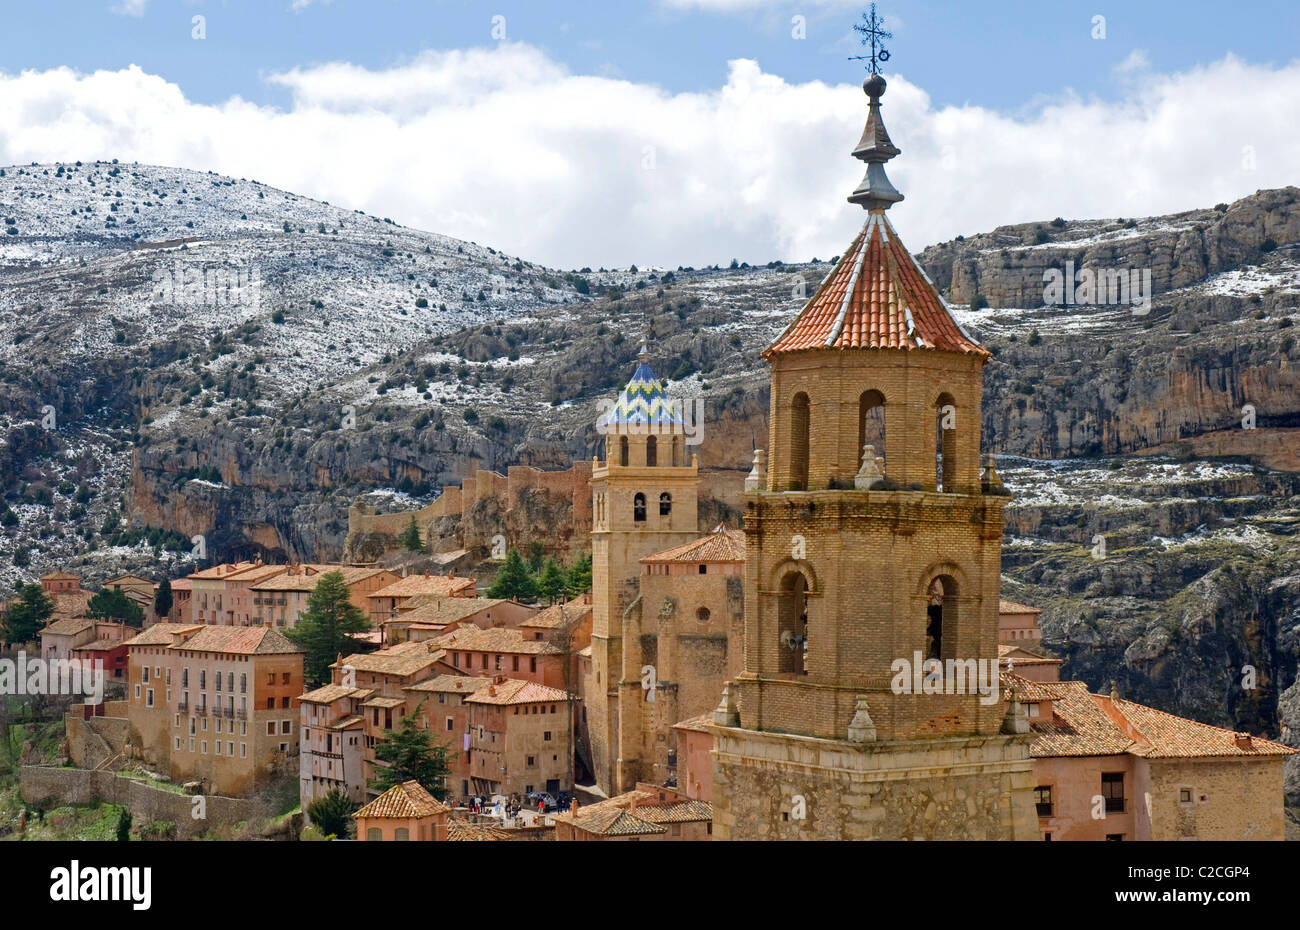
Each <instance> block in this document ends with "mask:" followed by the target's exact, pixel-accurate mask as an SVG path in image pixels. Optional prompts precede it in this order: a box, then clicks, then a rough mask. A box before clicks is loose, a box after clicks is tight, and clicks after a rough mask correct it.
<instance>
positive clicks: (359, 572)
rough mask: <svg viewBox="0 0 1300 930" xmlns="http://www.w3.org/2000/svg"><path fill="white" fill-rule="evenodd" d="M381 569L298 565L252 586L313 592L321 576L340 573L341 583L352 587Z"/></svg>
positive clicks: (273, 589) (271, 589) (254, 588)
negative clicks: (341, 576) (295, 568)
mask: <svg viewBox="0 0 1300 930" xmlns="http://www.w3.org/2000/svg"><path fill="white" fill-rule="evenodd" d="M383 571H384V569H382V568H367V567H365V566H354V565H328V564H314V563H313V564H309V565H300V566H298V567H297V570H296V571H284V572H282V573H280V574H278V575H275V576H274V577H271V578H267V579H265V580H263V581H259V582H258V583H257V584H255V585H252V586H251V587H252V589H253V590H254V591H314V590H315V589H316V585H317V584H318V583H319V582H320V579H321V576H322V575H325V574H328V573H329V572H340V573H341V574H342V575H343V581H344V582H345V583H346V584H348V585H354V584H357V583H359V582H361V581H364V580H365V579H367V578H369V577H371V576H372V575H378V574H381V573H382V572H383Z"/></svg>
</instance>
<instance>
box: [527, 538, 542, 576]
mask: <svg viewBox="0 0 1300 930" xmlns="http://www.w3.org/2000/svg"><path fill="white" fill-rule="evenodd" d="M545 560H546V549H545V548H544V547H543V546H542V544H541V543H540V542H538V541H537V540H536V539H534V540H533V541H532V542H530V543H529V544H528V570H529V571H530V572H532V573H533V574H534V575H539V574H541V571H542V563H543V562H544V561H545Z"/></svg>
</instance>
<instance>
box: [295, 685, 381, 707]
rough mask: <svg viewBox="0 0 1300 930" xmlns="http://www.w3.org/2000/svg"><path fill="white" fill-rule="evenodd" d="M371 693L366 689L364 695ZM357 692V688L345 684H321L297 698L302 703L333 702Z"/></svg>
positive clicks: (357, 693)
mask: <svg viewBox="0 0 1300 930" xmlns="http://www.w3.org/2000/svg"><path fill="white" fill-rule="evenodd" d="M372 693H373V692H371V691H367V692H366V695H367V696H369V695H370V694H372ZM359 694H360V692H359V690H358V689H356V688H349V687H347V686H345V685H322V686H321V687H319V688H317V689H316V690H315V691H308V692H307V693H306V694H304V695H301V696H300V697H299V698H298V700H299V701H301V702H302V703H304V704H333V703H334V702H335V701H337V700H338V699H339V698H345V697H348V696H350V695H359Z"/></svg>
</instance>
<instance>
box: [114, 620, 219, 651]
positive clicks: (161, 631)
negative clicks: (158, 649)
mask: <svg viewBox="0 0 1300 930" xmlns="http://www.w3.org/2000/svg"><path fill="white" fill-rule="evenodd" d="M201 629H203V624H201V623H155V624H154V625H153V626H151V627H149V629H147V630H145V631H144V632H143V633H141V634H139V635H138V636H135V637H132V638H131V639H128V640H127V641H126V644H127V645H128V646H170V645H171V644H172V640H173V639H174V638H175V637H177V636H179V635H181V634H184V633H192V632H196V631H198V630H201Z"/></svg>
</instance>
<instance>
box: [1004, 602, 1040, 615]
mask: <svg viewBox="0 0 1300 930" xmlns="http://www.w3.org/2000/svg"><path fill="white" fill-rule="evenodd" d="M1042 612H1043V611H1042V609H1041V608H1038V607H1029V606H1028V605H1026V604H1017V603H1016V602H1015V601H1001V600H1000V601H998V613H1000V614H1041V613H1042Z"/></svg>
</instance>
